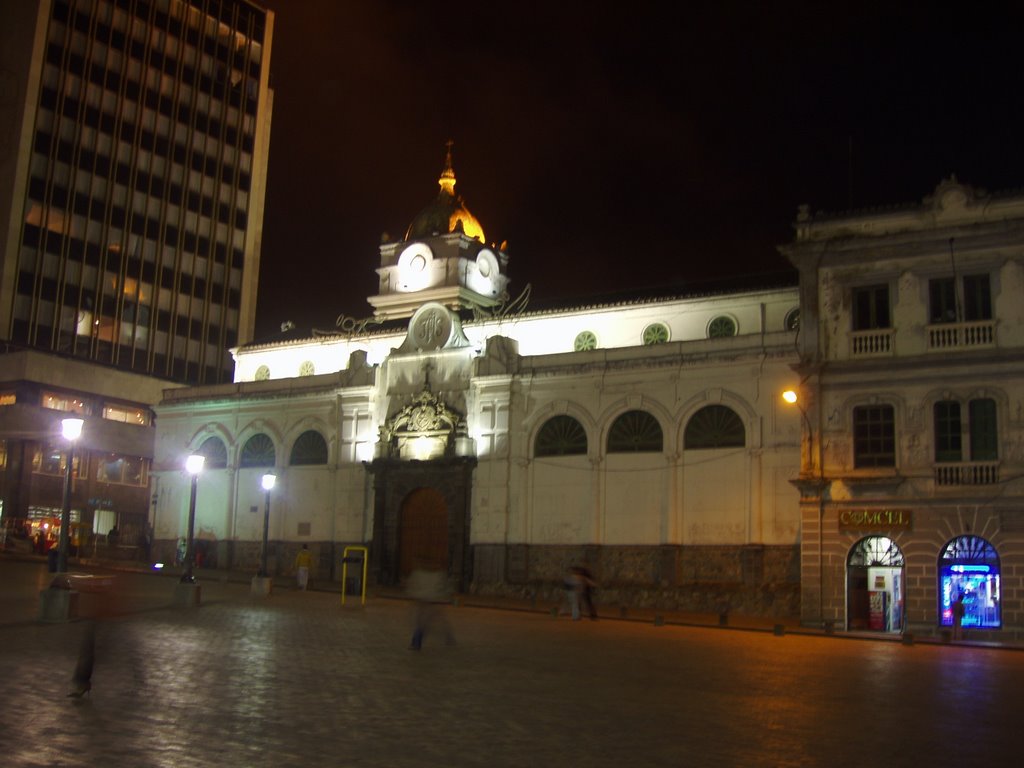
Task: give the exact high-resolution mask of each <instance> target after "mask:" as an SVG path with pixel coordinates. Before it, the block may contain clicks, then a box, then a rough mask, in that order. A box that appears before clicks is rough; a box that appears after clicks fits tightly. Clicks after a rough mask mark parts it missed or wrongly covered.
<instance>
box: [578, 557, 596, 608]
mask: <svg viewBox="0 0 1024 768" xmlns="http://www.w3.org/2000/svg"><path fill="white" fill-rule="evenodd" d="M573 570H574V571H576V574H577V576H578V580H579V611H578V612H577V614H576V615H575V616H574V617H573V618H577V619H578V618H579V613H580V612H582V611H586V612H587V615H588V616H589V617H590V620H591V621H597V609H596V608H594V587H596V586H597V582H596V581H594V577H593V576H592V575H591V573H590V571H589V570H587V569H586V568H585V567H583V566H582V565H579V566H576V568H574V569H573Z"/></svg>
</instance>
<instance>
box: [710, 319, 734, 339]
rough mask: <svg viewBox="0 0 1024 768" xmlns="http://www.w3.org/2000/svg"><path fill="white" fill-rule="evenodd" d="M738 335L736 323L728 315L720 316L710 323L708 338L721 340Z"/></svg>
mask: <svg viewBox="0 0 1024 768" xmlns="http://www.w3.org/2000/svg"><path fill="white" fill-rule="evenodd" d="M735 335H736V321H735V320H733V319H732V318H731V317H728V316H727V315H719V316H718V317H716V318H714V319H713V320H712V321H711V322H710V323H708V338H709V339H721V338H725V337H726V336H735Z"/></svg>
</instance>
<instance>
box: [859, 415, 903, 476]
mask: <svg viewBox="0 0 1024 768" xmlns="http://www.w3.org/2000/svg"><path fill="white" fill-rule="evenodd" d="M853 466H854V467H855V468H860V467H894V466H896V418H895V415H894V411H893V407H892V406H891V405H861V406H858V407H856V408H854V409H853Z"/></svg>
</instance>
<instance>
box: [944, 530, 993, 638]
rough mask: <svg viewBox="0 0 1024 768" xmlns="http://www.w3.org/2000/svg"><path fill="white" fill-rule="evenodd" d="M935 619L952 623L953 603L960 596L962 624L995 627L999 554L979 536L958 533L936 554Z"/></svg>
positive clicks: (980, 627) (945, 623)
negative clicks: (962, 609) (936, 590)
mask: <svg viewBox="0 0 1024 768" xmlns="http://www.w3.org/2000/svg"><path fill="white" fill-rule="evenodd" d="M938 574H939V623H940V624H941V625H942V626H944V627H952V626H953V606H954V604H955V603H956V602H957V600H959V599H960V598H961V596H962V597H963V606H964V615H963V620H962V626H964V627H967V628H970V627H973V628H975V629H998V628H999V627H1001V626H1002V617H1001V615H1000V602H1001V599H1002V594H1001V591H1000V573H999V555H998V554H997V553H996V550H995V548H994V547H993V546H992V545H991V544H990V543H989V542H988V541H986V540H985V539H983V538H981V537H980V536H958V537H957V538H955V539H953V540H952V541H950V542H949V543H948V544H946V546H945V547H943V548H942V552H941V553H940V554H939V564H938Z"/></svg>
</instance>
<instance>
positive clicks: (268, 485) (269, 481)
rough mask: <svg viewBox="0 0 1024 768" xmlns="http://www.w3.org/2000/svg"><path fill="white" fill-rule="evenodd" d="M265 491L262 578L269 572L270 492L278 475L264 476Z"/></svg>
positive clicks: (261, 560)
mask: <svg viewBox="0 0 1024 768" xmlns="http://www.w3.org/2000/svg"><path fill="white" fill-rule="evenodd" d="M262 482H263V490H264V491H266V503H265V504H264V506H263V553H262V555H261V557H260V576H262V577H263V578H266V577H267V576H269V575H270V574H269V573H268V572H267V534H268V532H269V530H270V492H271V491H272V490H273V489H274V484H275V483H276V482H277V475H274V474H271V473H269V472H268V473H267V474H265V475H264V476H263V481H262Z"/></svg>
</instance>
